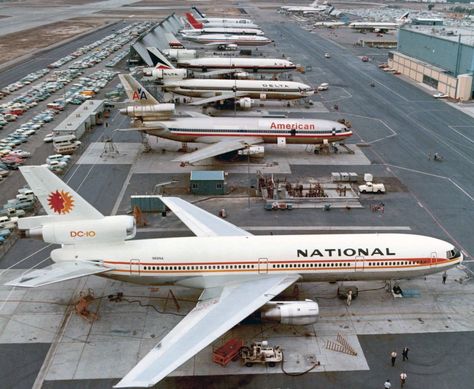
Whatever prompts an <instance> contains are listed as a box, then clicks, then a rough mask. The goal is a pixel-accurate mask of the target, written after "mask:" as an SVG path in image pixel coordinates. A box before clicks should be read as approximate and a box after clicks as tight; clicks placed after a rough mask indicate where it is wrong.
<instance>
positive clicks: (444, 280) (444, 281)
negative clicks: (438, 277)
mask: <svg viewBox="0 0 474 389" xmlns="http://www.w3.org/2000/svg"><path fill="white" fill-rule="evenodd" d="M447 278H448V273H446V272H444V273H443V284H445V283H446V279H447Z"/></svg>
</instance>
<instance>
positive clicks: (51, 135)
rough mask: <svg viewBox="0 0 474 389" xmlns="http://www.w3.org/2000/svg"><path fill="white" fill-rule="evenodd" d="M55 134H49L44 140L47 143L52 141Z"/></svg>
mask: <svg viewBox="0 0 474 389" xmlns="http://www.w3.org/2000/svg"><path fill="white" fill-rule="evenodd" d="M53 138H54V135H53V134H48V135H46V136H45V137H44V139H43V142H45V143H51V142H52V141H53Z"/></svg>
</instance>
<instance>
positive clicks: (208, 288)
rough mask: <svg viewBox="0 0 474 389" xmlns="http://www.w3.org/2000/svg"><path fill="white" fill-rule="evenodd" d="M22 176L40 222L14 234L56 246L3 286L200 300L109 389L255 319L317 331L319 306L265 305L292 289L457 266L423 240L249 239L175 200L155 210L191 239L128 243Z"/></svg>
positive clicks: (128, 223) (54, 182)
mask: <svg viewBox="0 0 474 389" xmlns="http://www.w3.org/2000/svg"><path fill="white" fill-rule="evenodd" d="M20 171H21V173H22V174H23V176H24V177H25V179H26V181H27V183H28V185H29V186H30V188H31V189H32V191H33V192H34V193H35V195H36V196H37V197H38V200H39V201H40V203H41V205H42V206H43V208H44V210H45V211H46V213H47V215H45V216H33V217H28V218H22V219H20V220H19V221H18V228H19V229H20V230H22V231H23V233H24V234H25V236H30V237H34V236H36V237H38V238H42V239H43V241H45V242H47V243H49V244H58V245H61V246H60V248H56V249H54V250H52V251H51V253H50V256H51V259H52V261H53V262H54V264H53V265H50V266H47V267H45V268H42V269H37V270H32V271H30V272H27V273H24V274H23V275H21V276H20V277H18V278H16V279H14V280H12V281H10V282H8V283H7V285H9V286H13V287H27V288H33V287H41V286H47V285H50V284H54V283H57V282H61V281H66V280H71V279H76V278H79V277H84V276H89V275H99V276H102V277H106V278H109V279H113V280H119V281H123V282H132V283H136V284H141V285H178V286H181V287H188V288H194V289H199V290H202V293H201V295H200V297H199V300H198V302H197V304H196V306H195V308H194V309H192V310H191V311H190V312H189V313H188V314H187V316H185V317H184V318H183V319H182V320H181V321H180V322H179V323H178V325H176V326H175V327H174V329H172V330H171V331H170V332H169V333H168V334H167V335H165V336H164V338H163V339H161V340H160V341H159V342H158V343H157V344H156V345H155V346H154V347H153V348H152V349H151V350H150V351H149V353H148V354H147V355H146V356H145V357H144V358H143V359H141V360H140V361H139V362H138V364H137V365H136V366H135V367H133V368H132V370H131V371H130V372H129V373H127V374H126V376H125V377H123V378H122V379H121V380H120V382H118V383H117V384H116V385H115V386H114V387H115V388H129V387H152V386H154V385H155V384H157V383H158V382H160V381H161V380H162V379H164V378H165V377H166V376H167V375H168V374H170V373H172V372H173V371H174V370H175V369H177V368H178V367H179V366H181V365H182V364H183V363H185V362H186V361H188V360H189V359H191V358H192V357H193V356H194V355H196V354H197V353H198V352H200V351H201V350H203V349H204V348H205V347H207V346H209V345H210V344H211V343H213V342H214V341H215V340H216V339H218V338H219V337H221V336H223V335H224V334H225V333H226V332H227V331H229V330H230V329H232V328H233V327H234V326H235V325H237V324H238V323H239V322H241V321H242V320H244V319H245V318H246V317H248V316H249V315H251V314H252V313H253V312H255V311H257V310H260V311H261V317H262V319H266V320H273V321H276V322H280V323H283V324H290V325H296V324H300V325H307V324H312V323H315V322H316V320H317V318H318V315H319V306H318V304H317V302H315V301H312V300H306V301H273V300H272V299H273V298H275V297H276V296H278V295H279V294H280V293H282V292H283V291H284V290H285V289H287V288H288V287H290V286H292V285H293V284H295V283H297V282H306V281H309V282H327V281H348V280H384V281H386V280H396V279H401V278H413V277H422V276H425V275H427V274H432V273H437V272H441V271H445V270H447V269H449V268H451V267H453V266H456V265H458V264H460V263H461V262H462V260H463V255H462V254H461V252H460V250H458V249H457V248H456V247H454V246H453V245H452V244H451V243H449V242H446V241H443V240H441V239H436V238H431V237H428V236H421V235H411V234H344V235H342V234H322V235H287V236H273V235H267V236H265V235H260V236H255V235H252V234H251V233H249V232H248V231H245V230H243V229H241V228H239V227H237V226H235V225H233V224H231V223H229V222H226V221H225V220H222V219H220V218H219V217H217V216H214V215H212V214H210V213H208V212H206V211H204V210H202V209H200V208H198V207H196V206H194V205H192V204H189V203H188V202H186V201H184V200H181V199H179V198H175V197H162V198H161V200H162V201H163V202H164V204H166V206H167V207H168V208H169V209H170V210H171V211H173V212H174V213H175V215H176V216H177V217H178V218H179V219H181V221H182V222H183V223H185V224H186V226H187V227H189V228H190V230H191V231H192V232H193V233H194V234H195V235H196V236H193V237H180V238H161V239H136V240H131V239H133V238H134V237H135V233H136V228H135V219H134V218H133V217H132V216H121V215H119V216H104V215H102V214H101V213H100V212H99V211H98V210H97V209H95V208H94V207H93V206H92V205H90V204H89V203H87V202H86V201H85V200H84V199H83V198H82V197H81V196H79V194H78V193H76V192H75V191H74V190H73V189H72V188H70V187H69V186H68V185H66V184H65V183H64V182H63V181H61V179H59V178H58V177H57V176H56V175H54V174H53V173H52V172H50V171H49V170H48V169H47V168H46V167H43V166H24V167H20Z"/></svg>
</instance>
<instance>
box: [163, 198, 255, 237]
mask: <svg viewBox="0 0 474 389" xmlns="http://www.w3.org/2000/svg"><path fill="white" fill-rule="evenodd" d="M160 199H161V201H163V203H165V205H166V206H167V207H168V208H169V209H171V210H172V211H173V212H174V213H175V215H176V216H177V217H178V218H179V219H180V220H181V221H182V222H183V223H184V224H186V226H187V227H188V228H189V229H190V230H191V231H192V232H194V233H195V234H196V236H251V235H252V234H251V233H250V232H247V231H245V230H243V229H241V228H239V227H237V226H234V225H233V224H231V223H228V222H226V221H225V220H222V219H221V218H219V217H217V216H214V215H212V214H210V213H209V212H206V211H204V210H203V209H201V208H199V207H196V206H195V205H192V204H190V203H188V202H187V201H184V200H182V199H180V198H179V197H160Z"/></svg>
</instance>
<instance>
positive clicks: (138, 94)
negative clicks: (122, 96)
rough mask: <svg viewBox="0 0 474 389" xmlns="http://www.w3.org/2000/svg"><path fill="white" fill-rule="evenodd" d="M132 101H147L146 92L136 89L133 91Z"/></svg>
mask: <svg viewBox="0 0 474 389" xmlns="http://www.w3.org/2000/svg"><path fill="white" fill-rule="evenodd" d="M132 99H133V100H148V97H147V95H146V90H144V89H142V88H138V89H137V90H135V91H133V96H132Z"/></svg>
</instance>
